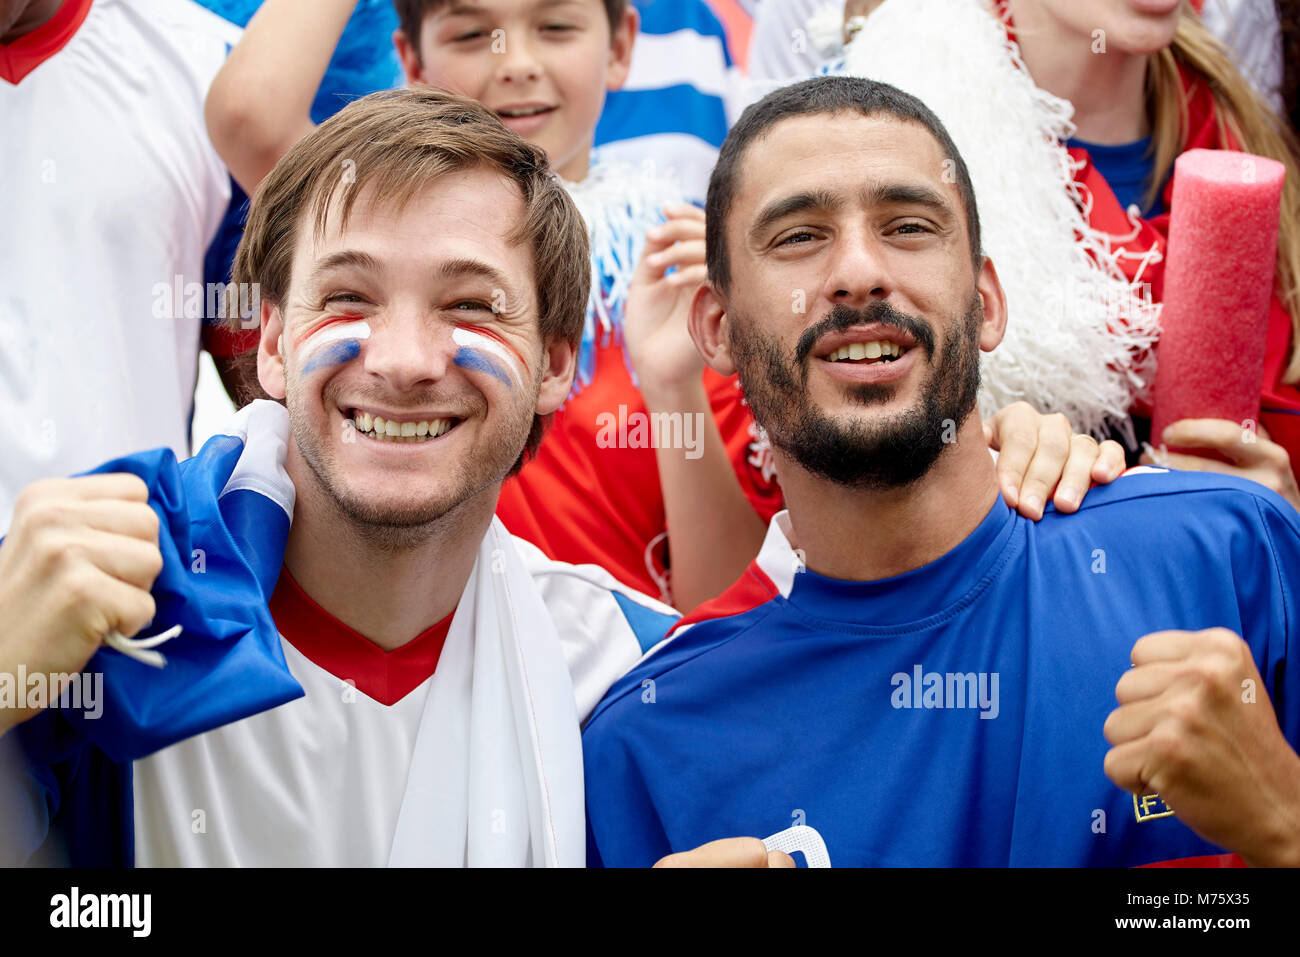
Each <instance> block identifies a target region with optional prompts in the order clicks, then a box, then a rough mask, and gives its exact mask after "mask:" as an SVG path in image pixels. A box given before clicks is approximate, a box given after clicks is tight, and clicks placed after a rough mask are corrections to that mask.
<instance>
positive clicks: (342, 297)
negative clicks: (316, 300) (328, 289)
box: [325, 292, 365, 303]
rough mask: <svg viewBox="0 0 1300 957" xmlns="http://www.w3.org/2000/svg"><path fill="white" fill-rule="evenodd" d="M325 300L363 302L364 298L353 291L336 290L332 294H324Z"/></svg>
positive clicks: (328, 301)
mask: <svg viewBox="0 0 1300 957" xmlns="http://www.w3.org/2000/svg"><path fill="white" fill-rule="evenodd" d="M325 302H326V303H331V302H365V300H364V299H362V298H361V297H360V296H358V295H357V294H356V293H354V292H336V293H334V294H333V295H330V296H326V297H325Z"/></svg>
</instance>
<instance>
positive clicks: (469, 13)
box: [393, 0, 637, 181]
mask: <svg viewBox="0 0 1300 957" xmlns="http://www.w3.org/2000/svg"><path fill="white" fill-rule="evenodd" d="M636 29H637V14H636V11H635V10H634V9H632V8H631V7H630V6H629V9H628V12H627V13H626V14H625V15H624V17H623V19H622V21H621V22H620V23H619V25H618V27H617V28H616V29H615V30H614V31H613V35H612V36H611V34H610V29H609V20H608V18H607V17H606V15H605V5H604V4H603V3H602V2H601V0H450V2H448V3H445V4H442V5H440V6H438V7H436V8H435V9H434V10H432V11H430V12H429V13H428V14H426V15H425V18H424V22H423V24H422V25H421V28H420V37H419V49H418V51H417V50H416V49H415V48H414V47H412V45H411V43H410V40H409V39H408V38H407V37H406V36H405V34H403V33H401V32H400V31H399V32H398V33H397V34H395V35H394V38H393V39H394V43H395V44H396V45H397V51H398V54H399V56H400V57H401V59H402V65H403V67H404V68H405V70H406V77H407V81H408V82H409V83H412V84H415V83H427V84H429V85H431V86H436V87H439V88H441V89H445V90H449V91H451V92H453V93H460V94H462V95H464V96H469V97H472V98H473V99H475V100H478V101H479V102H480V103H482V104H484V105H485V106H487V107H488V108H489V109H491V110H493V111H495V112H496V113H497V115H498V116H500V117H501V119H502V121H503V122H504V123H505V124H506V125H507V126H508V127H510V128H511V129H512V130H514V131H515V132H516V133H518V134H519V135H520V136H522V137H523V138H524V139H526V140H528V141H529V142H531V143H534V144H536V145H537V146H540V147H541V148H542V149H544V150H545V151H546V154H547V156H548V157H549V158H550V160H551V165H552V167H554V168H555V170H556V171H557V172H559V174H560V175H561V176H563V177H564V178H565V179H568V180H572V181H576V180H580V179H582V178H584V177H585V176H586V175H587V159H588V153H589V152H590V150H591V144H592V140H593V138H594V136H595V131H596V122H597V121H598V120H599V119H600V111H601V108H602V107H603V106H604V103H605V92H606V91H607V90H616V89H618V88H619V87H620V86H622V85H623V82H624V80H626V79H627V73H628V66H629V64H630V63H631V59H632V42H633V39H634V37H635V36H636ZM417 54H418V55H417Z"/></svg>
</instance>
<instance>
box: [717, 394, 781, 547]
mask: <svg viewBox="0 0 1300 957" xmlns="http://www.w3.org/2000/svg"><path fill="white" fill-rule="evenodd" d="M704 387H705V389H706V390H707V391H708V394H709V404H710V405H711V406H712V408H713V418H714V420H715V421H716V422H717V423H718V431H719V432H721V433H722V442H723V444H724V445H725V446H726V447H727V458H728V459H730V461H731V467H732V469H733V470H734V471H735V473H736V478H737V479H738V480H739V481H740V488H741V490H742V491H743V492H744V493H745V498H747V499H748V500H749V504H750V505H751V506H753V508H754V511H755V512H757V513H758V516H759V518H761V519H762V520H763V522H764V523H767V522H770V521H771V520H772V516H773V515H775V514H776V513H777V512H779V511H781V509H783V508H785V499H784V497H783V496H782V494H781V486H780V485H778V484H777V481H776V463H775V462H774V461H773V459H772V449H771V447H770V446H769V445H768V443H767V437H766V436H765V435H763V433H762V432H761V431H760V430H759V428H758V423H756V422H755V421H754V414H753V413H752V412H751V411H750V408H749V403H748V402H746V401H745V395H744V393H743V392H741V390H740V380H739V379H737V378H736V376H734V375H733V376H721V375H718V374H717V373H716V372H714V371H713V370H712V369H706V370H705V372H704Z"/></svg>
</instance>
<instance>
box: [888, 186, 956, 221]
mask: <svg viewBox="0 0 1300 957" xmlns="http://www.w3.org/2000/svg"><path fill="white" fill-rule="evenodd" d="M867 199H868V201H869V202H870V203H871V204H872V205H881V206H884V205H890V206H928V207H930V208H931V209H933V210H935V211H936V212H942V213H947V214H949V215H952V213H953V208H952V204H951V203H950V202H948V200H947V199H946V198H945V197H944V195H943V194H942V193H940V192H937V191H936V190H933V189H931V188H930V187H928V186H922V185H920V184H917V183H883V184H881V185H879V186H876V187H874V188H872V189H870V190H868V191H867Z"/></svg>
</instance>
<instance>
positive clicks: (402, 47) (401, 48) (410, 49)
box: [393, 28, 424, 86]
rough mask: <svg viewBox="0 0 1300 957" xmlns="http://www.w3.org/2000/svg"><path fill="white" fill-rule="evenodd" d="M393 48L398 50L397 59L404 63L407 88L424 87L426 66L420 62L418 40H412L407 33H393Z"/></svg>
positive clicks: (399, 31) (400, 31) (403, 31)
mask: <svg viewBox="0 0 1300 957" xmlns="http://www.w3.org/2000/svg"><path fill="white" fill-rule="evenodd" d="M393 46H394V47H395V48H396V49H397V59H399V60H401V61H402V72H403V73H404V74H406V85H407V86H423V85H424V64H423V63H421V62H420V47H419V45H418V39H417V40H412V39H411V38H410V37H408V36H407V35H406V31H405V30H402V29H400V28H399V29H397V30H394V31H393Z"/></svg>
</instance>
